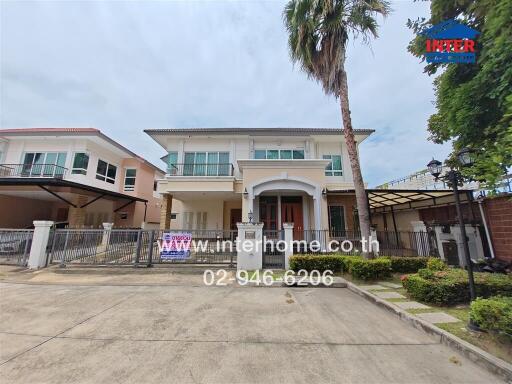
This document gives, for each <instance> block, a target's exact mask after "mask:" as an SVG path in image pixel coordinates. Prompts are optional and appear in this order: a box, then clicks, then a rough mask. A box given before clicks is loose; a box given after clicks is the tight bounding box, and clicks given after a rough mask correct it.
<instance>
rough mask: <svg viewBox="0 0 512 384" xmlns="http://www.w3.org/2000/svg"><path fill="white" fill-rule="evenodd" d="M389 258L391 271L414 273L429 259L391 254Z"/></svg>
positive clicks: (424, 265) (423, 266) (425, 264)
mask: <svg viewBox="0 0 512 384" xmlns="http://www.w3.org/2000/svg"><path fill="white" fill-rule="evenodd" d="M389 259H390V260H391V269H392V270H393V272H399V273H416V272H418V270H419V269H422V268H426V267H427V262H428V260H429V258H428V257H420V256H416V257H399V256H392V257H390V258H389Z"/></svg>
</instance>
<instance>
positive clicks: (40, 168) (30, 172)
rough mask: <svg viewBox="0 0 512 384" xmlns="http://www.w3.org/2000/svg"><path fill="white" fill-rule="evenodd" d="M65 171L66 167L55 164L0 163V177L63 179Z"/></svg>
mask: <svg viewBox="0 0 512 384" xmlns="http://www.w3.org/2000/svg"><path fill="white" fill-rule="evenodd" d="M67 172H68V169H67V168H64V167H61V166H60V165H55V164H0V178H2V177H12V178H16V177H27V178H45V179H63V178H64V177H65V176H66V174H67Z"/></svg>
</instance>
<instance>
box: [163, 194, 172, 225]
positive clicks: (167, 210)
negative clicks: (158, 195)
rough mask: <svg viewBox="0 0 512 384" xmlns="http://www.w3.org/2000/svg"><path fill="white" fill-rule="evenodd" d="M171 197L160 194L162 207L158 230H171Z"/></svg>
mask: <svg viewBox="0 0 512 384" xmlns="http://www.w3.org/2000/svg"><path fill="white" fill-rule="evenodd" d="M171 213H172V195H170V194H169V193H164V194H162V206H161V208H160V229H169V228H171Z"/></svg>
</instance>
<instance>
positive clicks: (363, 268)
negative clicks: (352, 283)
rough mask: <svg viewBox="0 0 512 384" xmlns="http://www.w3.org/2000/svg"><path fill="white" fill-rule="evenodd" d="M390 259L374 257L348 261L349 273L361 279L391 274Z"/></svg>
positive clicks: (374, 278)
mask: <svg viewBox="0 0 512 384" xmlns="http://www.w3.org/2000/svg"><path fill="white" fill-rule="evenodd" d="M391 272H392V270H391V260H390V259H389V258H386V257H378V258H376V259H370V260H365V259H356V260H353V261H352V262H351V263H350V274H351V275H352V277H355V278H356V279H361V280H377V279H381V278H383V277H388V276H390V275H391Z"/></svg>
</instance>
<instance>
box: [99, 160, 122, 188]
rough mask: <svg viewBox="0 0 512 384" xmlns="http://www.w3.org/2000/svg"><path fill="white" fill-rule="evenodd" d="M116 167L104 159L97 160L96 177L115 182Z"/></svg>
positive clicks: (111, 182)
mask: <svg viewBox="0 0 512 384" xmlns="http://www.w3.org/2000/svg"><path fill="white" fill-rule="evenodd" d="M116 173H117V167H116V166H115V165H112V164H109V163H107V162H106V161H103V160H98V167H97V168H96V179H98V180H101V181H106V182H107V183H110V184H115V183H116Z"/></svg>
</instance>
